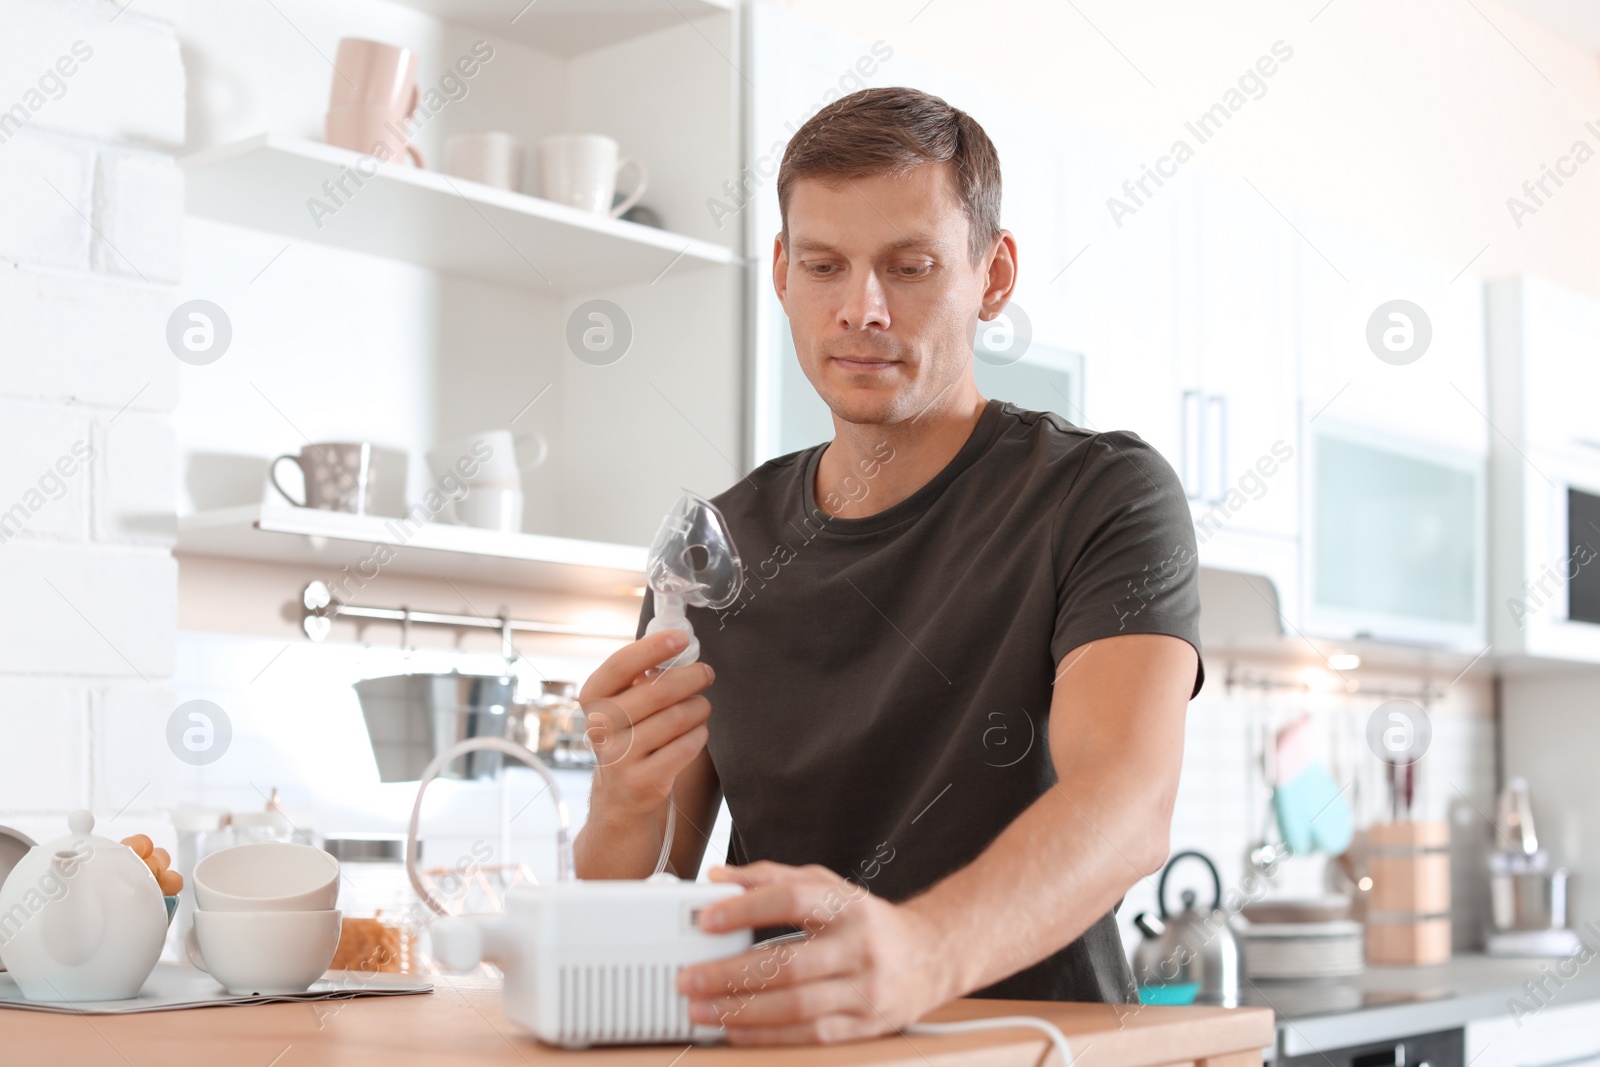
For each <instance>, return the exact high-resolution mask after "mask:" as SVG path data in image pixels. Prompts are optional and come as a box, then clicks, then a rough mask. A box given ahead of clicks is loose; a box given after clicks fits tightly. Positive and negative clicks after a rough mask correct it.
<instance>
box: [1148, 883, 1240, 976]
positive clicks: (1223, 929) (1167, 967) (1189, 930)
mask: <svg viewBox="0 0 1600 1067" xmlns="http://www.w3.org/2000/svg"><path fill="white" fill-rule="evenodd" d="M1189 857H1193V858H1195V859H1198V860H1200V861H1201V862H1202V863H1204V864H1205V865H1206V869H1207V870H1209V871H1210V872H1211V884H1212V885H1213V886H1214V887H1215V893H1214V895H1213V896H1212V898H1211V906H1210V907H1209V908H1206V909H1205V910H1203V911H1202V910H1199V909H1197V908H1196V907H1195V892H1194V890H1192V889H1185V890H1184V891H1183V894H1182V898H1181V899H1182V900H1183V910H1182V911H1181V912H1178V913H1177V914H1176V915H1173V914H1171V913H1170V912H1168V910H1167V876H1168V875H1170V874H1171V873H1172V868H1173V867H1175V866H1177V865H1178V861H1180V860H1183V859H1186V858H1189ZM1156 898H1157V903H1158V906H1159V907H1160V910H1161V916H1160V918H1159V919H1158V918H1156V917H1155V916H1152V915H1148V914H1146V913H1145V912H1140V913H1139V914H1138V915H1135V916H1134V917H1133V923H1134V925H1135V926H1137V927H1138V928H1139V932H1140V933H1142V934H1143V935H1144V940H1142V941H1140V942H1139V944H1138V946H1137V947H1136V948H1135V949H1134V952H1133V977H1134V980H1135V981H1137V982H1138V984H1139V996H1140V999H1141V1000H1143V1001H1144V1002H1145V1003H1152V1004H1153V1003H1200V1004H1220V1005H1221V1006H1223V1007H1225V1008H1234V1007H1238V1005H1239V944H1238V942H1237V941H1236V940H1235V939H1234V936H1233V931H1232V930H1230V929H1229V928H1228V916H1227V915H1226V914H1225V913H1224V912H1223V911H1222V910H1221V904H1222V877H1221V875H1219V874H1217V866H1216V864H1214V863H1212V862H1211V860H1210V859H1208V858H1207V857H1206V856H1205V854H1204V853H1200V852H1180V853H1178V854H1177V855H1175V856H1173V857H1172V859H1170V860H1168V861H1167V866H1166V868H1165V869H1164V870H1163V871H1162V872H1161V880H1160V881H1159V882H1158V883H1157V884H1156Z"/></svg>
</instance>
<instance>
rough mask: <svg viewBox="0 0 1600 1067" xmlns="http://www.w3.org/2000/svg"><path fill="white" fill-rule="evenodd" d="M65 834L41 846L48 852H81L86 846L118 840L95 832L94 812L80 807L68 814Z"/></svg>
mask: <svg viewBox="0 0 1600 1067" xmlns="http://www.w3.org/2000/svg"><path fill="white" fill-rule="evenodd" d="M67 830H68V833H66V834H65V835H63V836H61V837H58V838H55V839H54V840H52V841H46V842H45V843H44V844H42V845H40V846H39V847H40V848H41V849H42V850H43V851H45V852H46V853H53V852H80V851H82V849H83V847H84V846H86V845H87V846H96V847H97V846H101V845H114V844H116V843H117V842H115V841H113V840H111V839H110V838H108V837H100V836H98V835H96V834H95V833H94V813H93V812H90V811H86V810H84V809H83V808H79V809H78V810H77V811H74V812H72V813H71V814H70V815H68V816H67Z"/></svg>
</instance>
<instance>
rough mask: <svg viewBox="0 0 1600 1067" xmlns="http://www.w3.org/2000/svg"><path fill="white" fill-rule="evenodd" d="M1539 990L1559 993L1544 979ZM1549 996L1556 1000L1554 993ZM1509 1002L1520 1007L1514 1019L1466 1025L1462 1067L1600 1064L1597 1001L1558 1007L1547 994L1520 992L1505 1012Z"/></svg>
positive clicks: (1498, 1018) (1504, 1017)
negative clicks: (1467, 1066)
mask: <svg viewBox="0 0 1600 1067" xmlns="http://www.w3.org/2000/svg"><path fill="white" fill-rule="evenodd" d="M1552 962H1553V963H1554V962H1557V961H1552ZM1536 982H1537V980H1536ZM1545 986H1546V988H1547V989H1549V990H1558V989H1559V985H1558V983H1557V982H1555V981H1553V980H1546V983H1545ZM1554 995H1555V997H1557V998H1559V997H1560V993H1559V992H1556V993H1555V994H1554ZM1541 999H1542V1000H1543V1001H1544V1003H1543V1005H1542V1006H1541ZM1510 1001H1516V1002H1519V1003H1520V1007H1521V1010H1520V1011H1519V1012H1518V1014H1515V1015H1511V1014H1507V1015H1501V1016H1496V1017H1494V1018H1489V1019H1475V1020H1473V1021H1472V1022H1469V1023H1467V1027H1466V1030H1467V1033H1466V1049H1465V1058H1466V1062H1467V1063H1469V1064H1472V1065H1473V1067H1554V1065H1557V1064H1559V1065H1561V1067H1592V1065H1594V1064H1597V1063H1600V1001H1593V1000H1589V1001H1580V1002H1578V1003H1568V1004H1563V1003H1559V1002H1557V1001H1554V1000H1551V999H1550V997H1549V996H1548V994H1547V995H1545V996H1544V997H1542V998H1535V997H1531V996H1528V995H1527V994H1526V993H1525V992H1522V993H1521V994H1520V995H1518V996H1515V997H1511V998H1508V1005H1507V1006H1508V1007H1510V1006H1511V1005H1510Z"/></svg>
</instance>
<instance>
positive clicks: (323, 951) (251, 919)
mask: <svg viewBox="0 0 1600 1067" xmlns="http://www.w3.org/2000/svg"><path fill="white" fill-rule="evenodd" d="M340 918H341V915H340V913H339V912H337V911H197V912H195V913H194V928H193V929H192V930H191V931H190V932H189V940H188V943H187V948H188V955H189V962H191V963H193V964H194V965H195V966H196V967H198V968H200V969H201V970H202V971H205V972H206V973H207V974H209V975H211V977H213V978H215V979H216V980H217V981H218V982H221V983H222V987H223V988H224V989H226V990H227V991H228V992H230V993H234V994H241V995H245V996H249V995H252V994H260V995H264V996H272V995H282V994H285V993H304V992H305V991H306V990H307V989H308V988H309V987H310V986H311V983H312V982H315V981H316V980H317V979H318V978H321V977H322V976H323V974H324V973H325V972H326V971H327V969H328V965H329V964H331V963H332V962H333V954H334V951H335V950H336V949H337V948H338V947H339V930H340Z"/></svg>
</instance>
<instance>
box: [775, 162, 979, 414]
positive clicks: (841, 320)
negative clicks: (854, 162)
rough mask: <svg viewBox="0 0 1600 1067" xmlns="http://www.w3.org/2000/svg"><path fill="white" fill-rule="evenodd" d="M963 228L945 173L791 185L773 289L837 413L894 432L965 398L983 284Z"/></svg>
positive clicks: (931, 168)
mask: <svg viewBox="0 0 1600 1067" xmlns="http://www.w3.org/2000/svg"><path fill="white" fill-rule="evenodd" d="M969 225H970V224H969V223H968V221H967V216H966V213H965V212H964V211H963V210H962V207H961V202H960V200H959V199H958V197H957V194H956V189H955V182H954V176H953V174H952V173H951V169H950V167H949V166H948V165H946V164H930V165H928V166H922V167H917V168H915V169H914V170H911V171H909V172H907V173H906V174H903V175H899V176H895V177H889V176H875V177H866V178H852V179H850V180H848V181H842V182H839V183H837V184H833V183H828V182H824V181H822V180H820V179H801V180H799V181H797V182H795V184H794V186H793V187H792V189H791V191H790V199H789V247H788V249H787V250H785V249H784V247H783V241H782V237H781V236H780V238H779V240H778V243H777V247H776V252H775V256H776V259H775V262H774V264H773V283H774V284H775V286H776V287H777V291H778V299H779V300H780V301H781V302H782V304H783V308H784V311H785V312H787V313H788V316H789V324H790V328H791V330H792V331H793V334H794V347H795V351H796V353H798V355H799V357H800V367H801V369H802V370H803V371H804V372H805V375H806V378H808V379H809V380H810V382H811V385H812V387H813V388H815V389H816V391H817V393H818V395H819V396H821V397H822V399H823V401H824V402H825V403H826V404H827V405H828V407H829V408H830V409H831V410H832V411H833V413H834V415H835V416H837V417H838V418H840V419H842V420H844V421H845V422H850V423H857V424H875V425H886V424H893V423H898V422H901V421H904V420H907V419H913V418H916V417H917V416H918V415H920V414H922V412H924V411H925V410H927V409H928V408H929V407H930V406H932V405H933V404H934V403H936V402H937V401H939V400H941V399H946V398H952V397H955V398H960V397H961V383H962V382H963V381H965V382H970V381H971V377H972V339H973V335H974V333H975V331H976V330H977V322H978V313H979V311H980V310H981V309H982V308H983V307H984V301H985V289H986V288H987V284H988V269H987V260H988V258H989V257H985V262H984V263H980V264H977V265H974V264H973V262H972V259H971V256H970V254H969V247H970V246H969V244H968V228H969ZM785 251H787V253H788V254H787V256H785V254H784V253H785ZM1002 302H1003V301H1002Z"/></svg>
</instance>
